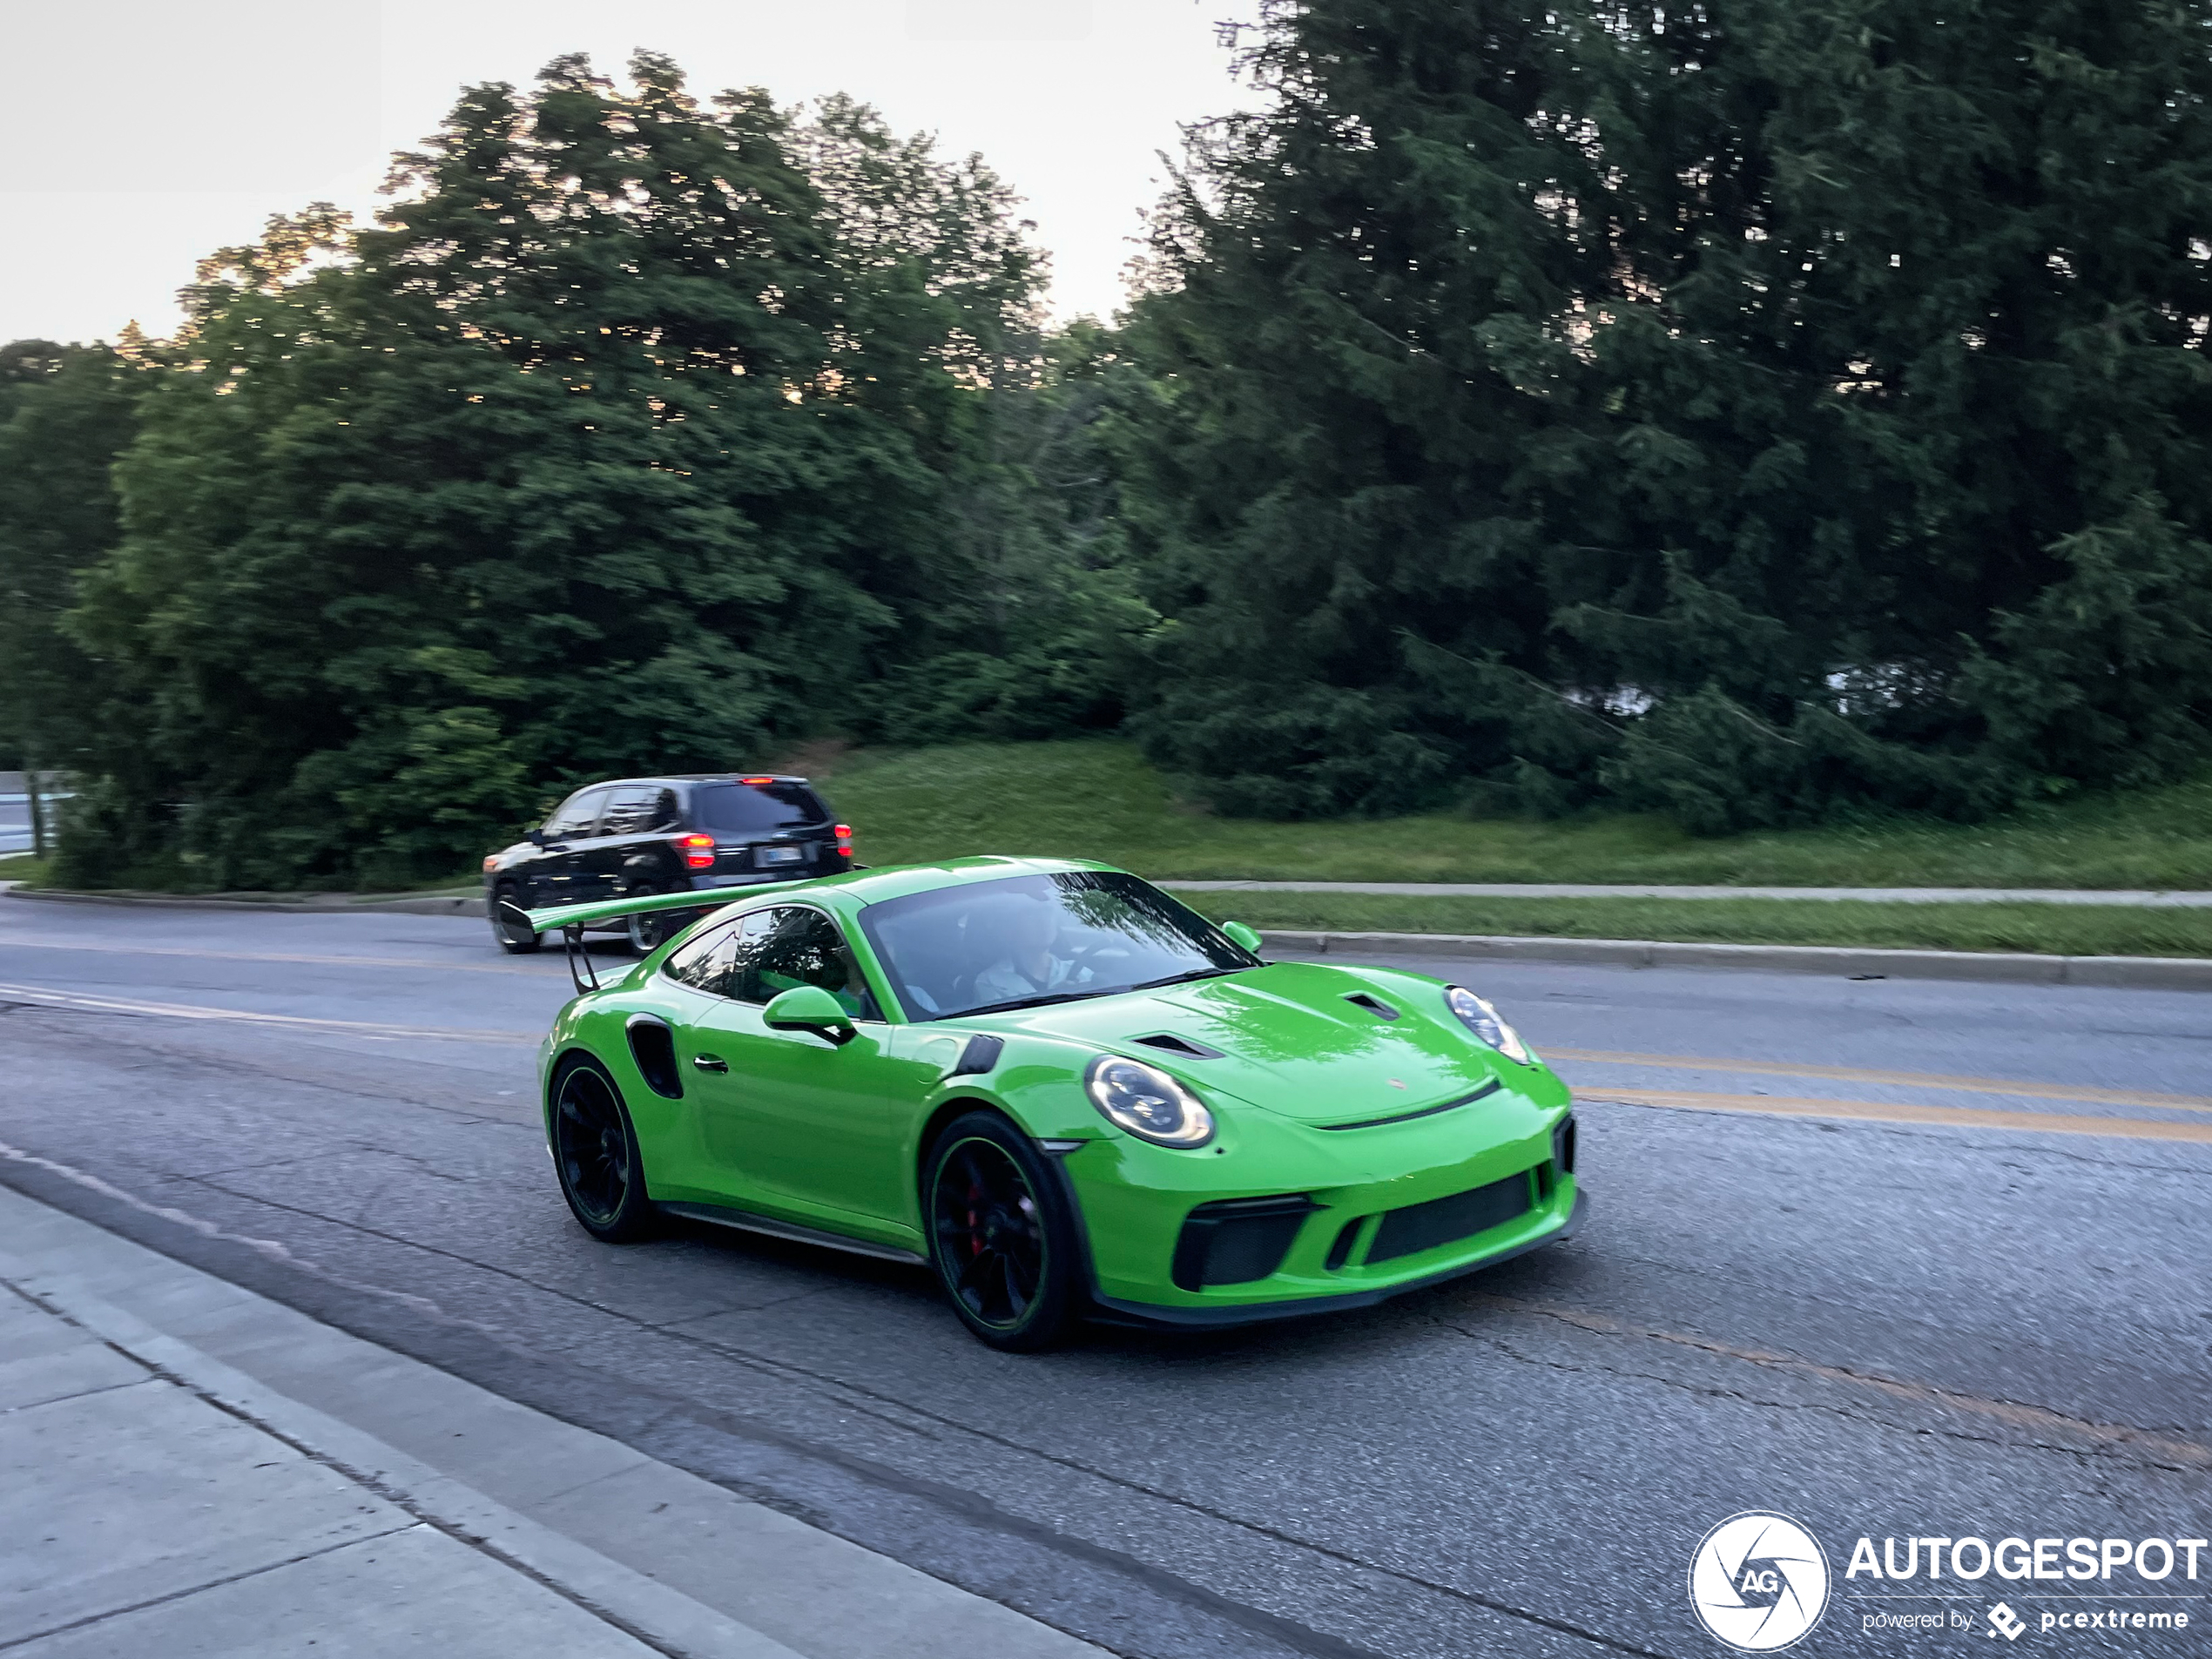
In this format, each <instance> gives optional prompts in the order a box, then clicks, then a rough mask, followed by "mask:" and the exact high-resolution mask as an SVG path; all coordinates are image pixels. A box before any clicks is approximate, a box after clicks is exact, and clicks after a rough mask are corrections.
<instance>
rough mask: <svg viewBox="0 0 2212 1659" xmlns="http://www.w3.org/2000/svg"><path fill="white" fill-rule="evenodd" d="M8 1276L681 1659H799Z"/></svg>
mask: <svg viewBox="0 0 2212 1659" xmlns="http://www.w3.org/2000/svg"><path fill="white" fill-rule="evenodd" d="M0 1277H4V1278H7V1279H8V1280H10V1282H13V1283H17V1284H21V1285H25V1286H26V1287H27V1288H29V1289H30V1291H32V1292H33V1294H35V1295H36V1296H37V1298H38V1299H39V1300H41V1301H43V1302H44V1303H45V1304H46V1305H49V1306H50V1307H52V1308H54V1309H56V1310H57V1311H58V1312H61V1313H62V1314H64V1316H65V1317H67V1318H70V1319H72V1320H74V1321H75V1322H76V1323H77V1324H78V1325H82V1326H84V1328H85V1329H86V1330H88V1331H90V1332H92V1333H93V1334H94V1335H96V1336H98V1337H99V1338H100V1339H102V1340H103V1341H105V1342H107V1343H109V1344H111V1345H113V1346H114V1347H116V1348H118V1349H120V1350H122V1351H123V1352H125V1354H128V1355H130V1356H131V1357H132V1358H133V1359H137V1360H138V1362H139V1363H140V1364H141V1365H144V1366H147V1367H148V1368H150V1369H151V1370H152V1371H154V1372H158V1373H159V1374H161V1375H163V1376H165V1377H169V1378H173V1379H175V1380H176V1381H177V1382H179V1384H181V1385H182V1386H184V1387H185V1388H186V1389H188V1390H189V1391H191V1392H192V1393H195V1394H198V1395H199V1397H200V1398H202V1399H206V1400H207V1401H209V1402H211V1403H212V1404H213V1405H215V1406H219V1408H221V1409H222V1410H225V1411H226V1412H229V1413H233V1415H236V1416H238V1417H240V1418H242V1419H244V1420H246V1422H247V1423H249V1424H252V1425H253V1426H255V1427H257V1428H260V1429H261V1430H263V1431H264V1432H265V1433H269V1434H272V1435H273V1436H274V1437H275V1438H276V1439H278V1440H282V1441H285V1442H287V1444H289V1445H291V1446H293V1447H297V1448H298V1449H299V1450H300V1451H301V1452H303V1453H306V1454H307V1456H309V1457H311V1458H314V1459H315V1460H318V1461H320V1462H322V1463H325V1464H327V1465H328V1466H329V1467H332V1468H334V1469H335V1470H337V1471H338V1473H339V1474H342V1475H344V1476H346V1477H347V1479H349V1480H353V1481H354V1482H355V1483H356V1484H357V1485H359V1486H361V1487H367V1488H368V1490H369V1491H371V1492H374V1493H375V1494H377V1495H378V1496H380V1497H381V1498H384V1499H385V1500H386V1501H388V1502H391V1503H394V1504H395V1505H397V1506H398V1507H400V1508H401V1509H403V1510H405V1511H407V1512H408V1514H412V1515H414V1516H415V1517H416V1518H417V1519H419V1520H421V1521H428V1522H429V1523H430V1524H431V1525H432V1526H434V1527H437V1528H438V1529H440V1530H441V1531H443V1532H446V1533H448V1534H453V1535H455V1536H457V1537H460V1538H462V1539H463V1540H465V1541H469V1542H472V1543H474V1544H475V1546H476V1547H477V1548H480V1549H482V1550H483V1551H484V1552H485V1553H486V1554H489V1555H491V1556H492V1557H493V1558H494V1559H496V1560H498V1561H502V1562H504V1563H505V1564H507V1565H508V1566H509V1567H510V1568H516V1569H519V1570H520V1571H521V1572H522V1573H523V1574H524V1575H526V1576H528V1577H529V1578H532V1579H535V1580H536V1581H538V1582H539V1583H542V1584H544V1585H546V1586H547V1587H549V1588H552V1589H553V1590H555V1592H556V1594H559V1595H563V1596H565V1597H567V1598H568V1599H570V1600H571V1601H573V1602H576V1603H577V1604H578V1605H579V1606H581V1607H583V1608H585V1609H586V1610H587V1611H590V1612H591V1613H593V1614H595V1615H597V1616H598V1617H599V1618H601V1619H603V1620H604V1621H605V1622H607V1623H609V1624H610V1625H612V1626H614V1627H615V1628H616V1629H619V1630H622V1631H624V1632H625V1633H626V1634H628V1635H631V1636H633V1637H637V1638H638V1639H640V1640H641V1641H643V1642H645V1643H646V1644H648V1645H649V1646H651V1648H653V1649H658V1651H659V1652H661V1653H663V1654H666V1655H670V1656H673V1659H800V1656H799V1655H798V1654H796V1653H794V1652H793V1651H792V1649H790V1648H787V1647H786V1646H785V1645H784V1644H783V1643H782V1642H778V1641H776V1640H774V1639H773V1638H772V1637H770V1636H766V1635H762V1634H761V1633H760V1632H759V1631H757V1630H753V1629H749V1628H748V1627H746V1626H745V1625H743V1624H740V1623H738V1622H737V1621H736V1620H734V1619H732V1618H729V1617H728V1616H726V1615H724V1614H721V1613H719V1612H717V1611H716V1610H715V1609H713V1608H709V1607H705V1606H702V1605H701V1604H700V1603H699V1602H695V1601H693V1600H692V1599H691V1597H690V1596H688V1595H685V1594H683V1593H682V1592H681V1591H680V1590H676V1589H672V1588H670V1587H668V1586H667V1585H664V1584H661V1583H658V1582H656V1581H654V1580H652V1579H651V1578H648V1577H646V1576H645V1575H644V1574H642V1573H639V1572H637V1571H636V1570H634V1569H632V1568H628V1567H624V1566H623V1565H622V1564H621V1563H620V1562H618V1561H610V1560H609V1559H608V1558H607V1557H605V1556H604V1555H602V1554H599V1553H598V1552H597V1550H594V1549H591V1548H589V1547H588V1546H585V1545H583V1544H580V1543H578V1542H577V1541H575V1540H573V1539H570V1538H567V1537H564V1536H563V1535H562V1534H559V1533H556V1532H555V1531H553V1530H552V1529H551V1528H550V1527H544V1526H541V1525H540V1524H539V1523H537V1522H536V1521H532V1520H529V1518H528V1517H527V1516H524V1515H521V1514H516V1512H515V1511H514V1510H512V1509H509V1507H507V1506H506V1505H504V1504H502V1503H499V1502H496V1501H494V1500H492V1499H490V1498H487V1497H485V1496H484V1495H483V1494H482V1493H479V1492H476V1491H474V1490H472V1489H471V1488H469V1487H466V1486H464V1485H462V1483H461V1482H459V1481H457V1480H453V1479H452V1478H451V1477H450V1476H448V1475H445V1474H442V1473H440V1472H439V1471H438V1470H435V1469H433V1468H431V1467H428V1465H427V1464H424V1463H421V1462H420V1461H419V1460H416V1459H415V1458H412V1457H410V1456H408V1454H407V1453H403V1452H400V1451H397V1450H395V1449H394V1448H393V1447H389V1446H387V1445H385V1444H384V1443H383V1442H382V1441H381V1440H377V1439H375V1438H374V1436H371V1435H368V1434H366V1433H362V1432H361V1430H359V1429H357V1428H354V1426H352V1425H350V1424H347V1423H341V1422H339V1421H338V1420H336V1419H334V1418H332V1417H329V1416H327V1415H325V1414H324V1413H321V1412H319V1411H317V1410H316V1409H315V1408H314V1407H313V1406H305V1405H302V1404H300V1402H299V1401H297V1400H294V1399H289V1398H287V1396H285V1395H282V1394H280V1393H277V1392H275V1391H274V1390H273V1389H271V1388H268V1387H266V1386H264V1385H262V1384H261V1383H260V1382H258V1381H256V1380H255V1379H253V1378H251V1377H248V1376H246V1375H245V1374H244V1373H243V1372H239V1371H235V1370H233V1368H232V1367H231V1366H226V1365H225V1364H224V1363H223V1362H222V1361H221V1360H219V1359H215V1358H213V1357H212V1355H209V1354H207V1353H206V1352H202V1351H201V1350H200V1349H199V1348H198V1347H195V1346H194V1345H192V1344H191V1343H188V1342H185V1340H183V1339H181V1338H179V1337H175V1336H172V1335H169V1334H168V1333H166V1332H160V1331H156V1330H154V1329H153V1328H152V1326H150V1325H146V1324H145V1322H144V1321H143V1320H141V1319H139V1318H137V1317H136V1316H135V1315H133V1314H131V1313H128V1312H125V1311H124V1310H123V1309H121V1308H118V1307H116V1306H115V1305H112V1304H111V1303H109V1302H107V1301H106V1300H105V1299H104V1298H100V1297H98V1296H97V1295H95V1294H93V1293H92V1291H90V1290H89V1289H88V1288H86V1287H85V1286H84V1285H79V1284H77V1283H75V1282H73V1281H71V1280H70V1279H68V1278H62V1277H60V1276H57V1275H53V1274H42V1273H38V1272H36V1271H31V1270H30V1268H29V1266H28V1264H24V1263H22V1262H20V1261H17V1260H16V1259H15V1258H12V1257H10V1256H9V1255H6V1254H0Z"/></svg>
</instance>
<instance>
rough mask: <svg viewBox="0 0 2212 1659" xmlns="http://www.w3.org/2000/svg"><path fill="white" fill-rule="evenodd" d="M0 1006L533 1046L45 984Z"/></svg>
mask: <svg viewBox="0 0 2212 1659" xmlns="http://www.w3.org/2000/svg"><path fill="white" fill-rule="evenodd" d="M0 1002H28V1003H30V1004H32V1005H33V1006H35V1007H39V1008H66V1009H68V1010H70V1011H71V1012H73V1013H80V1014H128V1015H138V1016H141V1017H152V1018H158V1019H165V1020H222V1021H232V1022H237V1023H239V1024H241V1025H274V1026H292V1027H297V1028H303V1029H307V1030H313V1031H330V1032H336V1033H340V1034H342V1035H347V1036H356V1037H379V1038H382V1039H385V1040H387V1041H393V1040H410V1041H414V1042H530V1043H535V1042H537V1041H538V1036H539V1034H538V1033H536V1032H534V1031H529V1032H525V1031H468V1030H460V1029H456V1028H453V1027H450V1026H420V1025H384V1024H380V1023H378V1022H374V1021H368V1020H319V1019H315V1018H314V1017H312V1016H311V1015H305V1014H258V1013H254V1012H252V1011H250V1010H248V1009H245V1008H200V1007H196V1006H194V1005H193V1004H191V1003H187V1002H148V1001H140V1000H139V999H138V998H136V997H129V996H88V995H83V994H81V993H79V992H76V991H52V990H48V989H47V988H45V987H44V986H43V985H0Z"/></svg>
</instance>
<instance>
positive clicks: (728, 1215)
mask: <svg viewBox="0 0 2212 1659" xmlns="http://www.w3.org/2000/svg"><path fill="white" fill-rule="evenodd" d="M679 905H688V906H689V907H692V908H694V909H696V908H697V907H698V894H656V895H650V896H644V897H637V898H631V899H617V900H607V901H604V902H601V903H596V904H579V905H569V906H565V907H560V908H556V909H550V910H537V911H532V912H530V913H529V925H530V926H531V927H533V928H534V929H535V930H536V931H537V932H539V933H550V932H555V931H559V932H562V933H563V934H566V936H567V937H568V939H569V940H570V947H571V950H570V966H571V969H572V971H574V972H576V973H577V976H578V978H577V983H578V989H579V995H577V997H576V999H575V1000H574V1001H571V1002H570V1003H569V1005H568V1006H567V1007H566V1008H563V1010H562V1011H561V1014H560V1016H559V1018H558V1019H557V1020H556V1022H555V1023H554V1026H553V1029H552V1031H551V1032H550V1035H548V1036H547V1038H546V1041H545V1044H544V1048H543V1055H542V1058H543V1084H544V1103H545V1126H546V1136H547V1142H548V1145H549V1147H550V1150H551V1153H552V1156H553V1162H554V1164H555V1167H556V1169H557V1170H558V1171H559V1174H560V1182H561V1190H562V1191H563V1193H564V1194H565V1195H566V1197H567V1198H568V1202H569V1205H570V1209H571V1210H572V1211H574V1212H575V1215H576V1217H577V1220H578V1221H579V1222H581V1223H582V1224H583V1226H584V1228H585V1229H586V1230H587V1231H590V1233H591V1234H592V1235H593V1236H594V1237H596V1238H602V1239H607V1240H621V1239H628V1238H637V1237H638V1236H640V1235H642V1234H643V1233H644V1232H645V1231H647V1230H648V1229H649V1228H650V1227H651V1224H653V1222H654V1220H655V1219H656V1217H658V1216H660V1215H664V1214H669V1213H673V1214H675V1215H678V1216H685V1217H691V1218H693V1219H696V1220H701V1221H709V1222H719V1223H723V1224H727V1225H730V1226H735V1227H742V1228H749V1229H752V1230H754V1231H760V1232H766V1233H772V1234H776V1235H779V1236H781V1237H784V1238H799V1239H806V1240H809V1241H812V1242H814V1243H818V1244H831V1245H835V1246H838V1247H839V1248H841V1249H845V1250H851V1251H861V1252H863V1253H865V1254H867V1255H873V1256H881V1257H889V1258H895V1259H897V1260H899V1261H903V1262H913V1263H917V1264H921V1263H926V1264H927V1265H928V1266H929V1267H930V1268H931V1269H933V1270H934V1271H935V1273H936V1275H937V1277H938V1278H939V1279H940V1280H941V1282H942V1283H943V1285H944V1287H945V1290H946V1291H947V1292H948V1295H949V1296H950V1298H951V1299H952V1304H953V1306H954V1310H955V1311H956V1312H958V1314H959V1315H960V1317H961V1319H962V1320H963V1321H964V1322H965V1323H966V1324H967V1325H968V1329H969V1330H970V1331H972V1332H974V1334H975V1335H976V1336H978V1337H980V1338H981V1339H982V1340H983V1341H985V1342H987V1343H989V1344H991V1345H994V1346H995V1347H1000V1348H1008V1349H1025V1350H1026V1349H1035V1348H1039V1347H1042V1346H1043V1345H1046V1344H1047V1343H1049V1342H1050V1341H1051V1340H1052V1339H1054V1337H1055V1335H1057V1334H1058V1333H1059V1332H1062V1330H1064V1329H1065V1328H1066V1327H1067V1325H1069V1321H1071V1320H1073V1319H1076V1318H1083V1317H1090V1318H1104V1319H1109V1320H1115V1321H1120V1322H1139V1323H1143V1324H1147V1325H1167V1326H1177V1325H1180V1326H1204V1325H1231V1324H1238V1323H1242V1322H1245V1321H1250V1320H1258V1319H1270V1318H1282V1317H1285V1316H1287V1315H1293V1314H1306V1313H1317V1312H1325V1311H1328V1310H1331V1309H1338V1308H1352V1307H1359V1306H1363V1305H1367V1304H1370V1303H1373V1302H1376V1301H1379V1300H1380V1299H1382V1298H1385V1297H1386V1296H1393V1295H1396V1294H1397V1293H1399V1292H1400V1291H1408V1290H1412V1289H1413V1288H1415V1287H1416V1286H1419V1285H1430V1284H1433V1283H1435V1282H1436V1281H1437V1280H1439V1279H1443V1278H1450V1277H1452V1276H1453V1275H1454V1274H1458V1273H1464V1272H1467V1271H1469V1270H1470V1269H1473V1268H1477V1267H1482V1266H1486V1265H1487V1264H1491V1263H1494V1262H1497V1261H1501V1260H1503V1259H1504V1258H1507V1257H1509V1256H1514V1255H1517V1254H1519V1253H1520V1252H1521V1251H1526V1250H1530V1249H1533V1248H1534V1247H1535V1246H1536V1245H1539V1244H1549V1243H1552V1242H1554V1241H1555V1240H1558V1239H1561V1238H1566V1237H1567V1236H1568V1233H1569V1232H1570V1231H1572V1230H1573V1228H1574V1227H1575V1224H1576V1223H1577V1222H1578V1221H1579V1220H1580V1219H1581V1211H1582V1199H1581V1193H1580V1190H1579V1189H1578V1187H1577V1185H1576V1183H1575V1121H1574V1118H1573V1117H1572V1116H1570V1113H1569V1106H1570V1102H1569V1098H1568V1091H1567V1088H1566V1085H1565V1084H1563V1083H1561V1082H1560V1080H1559V1079H1558V1078H1557V1077H1556V1076H1554V1075H1553V1074H1552V1072H1551V1070H1550V1069H1548V1067H1546V1066H1545V1065H1544V1063H1543V1062H1541V1060H1539V1059H1538V1058H1537V1057H1536V1055H1534V1054H1533V1053H1531V1052H1530V1051H1529V1049H1527V1046H1526V1045H1525V1044H1523V1043H1522V1042H1521V1039H1520V1038H1519V1037H1518V1036H1517V1035H1515V1034H1514V1030H1513V1028H1512V1027H1511V1026H1509V1025H1507V1023H1506V1022H1504V1021H1503V1020H1502V1019H1501V1018H1500V1017H1499V1015H1498V1014H1497V1012H1496V1010H1495V1009H1494V1008H1491V1006H1490V1005H1489V1004H1488V1003H1487V1002H1486V1001H1483V1000H1482V999H1481V998H1480V997H1479V996H1477V995H1474V993H1473V992H1471V991H1469V990H1467V989H1466V988H1462V987H1460V986H1456V985H1447V984H1445V983H1443V982H1442V981H1438V980H1433V979H1429V978H1426V977H1425V976H1423V975H1421V974H1409V973H1400V972H1397V971H1394V970H1392V969H1388V968H1339V967H1336V966H1333V965H1324V964H1319V963H1308V962H1275V963H1270V962H1266V961H1262V960H1261V959H1260V957H1259V955H1258V947H1259V944H1260V940H1259V936H1258V934H1255V933H1253V932H1252V931H1251V929H1250V928H1248V927H1242V926H1240V925H1239V924H1238V923H1235V922H1229V923H1225V924H1223V925H1221V926H1216V925H1215V924H1214V923H1212V922H1210V921H1206V920H1205V919H1204V917H1202V916H1200V915H1198V914H1197V913H1196V912H1195V911H1193V910H1191V909H1190V908H1189V907H1186V906H1184V905H1183V904H1181V903H1178V902H1177V900H1174V899H1172V898H1170V896H1169V895H1168V894H1164V893H1162V892H1161V891H1160V890H1159V889H1158V888H1157V887H1153V886H1151V885H1150V883H1148V882H1145V881H1143V880H1139V879H1138V878H1137V877H1136V876H1133V875H1130V874H1127V873H1123V872H1122V871H1120V870H1115V869H1109V868H1108V867H1105V866H1103V865H1097V864H1086V863H1078V862H1071V861H1068V860H1048V859H1010V858H971V859H959V860H953V861H950V862H948V863H944V864H934V865H912V866H907V867H901V868H897V869H879V870H868V871H860V872H854V873H850V874H844V875H834V876H829V877H825V878H821V879H817V880H806V881H799V882H791V883H785V884H779V885H775V886H763V887H752V888H748V889H745V891H744V892H743V894H742V896H740V897H738V899H737V901H736V902H734V903H732V904H728V905H726V906H725V907H722V908H721V909H718V910H717V911H715V912H714V913H712V914H710V915H708V916H706V917H705V918H703V919H701V920H699V921H696V922H694V923H693V924H692V925H691V926H690V927H687V928H685V931H684V932H683V933H681V934H678V936H677V937H675V938H674V939H671V940H670V941H667V942H666V943H664V944H663V945H661V946H660V947H659V948H657V949H655V950H654V951H653V952H652V953H651V954H650V955H648V956H647V957H645V958H644V960H643V961H639V962H637V963H636V964H635V965H634V966H630V967H628V968H626V969H625V971H624V972H623V973H622V974H621V976H620V977H619V978H617V979H615V980H612V981H610V982H608V983H606V984H604V985H600V984H598V983H597V980H596V978H595V977H592V976H591V970H590V968H589V964H588V962H587V961H584V960H583V958H582V956H581V953H580V948H579V945H580V941H581V937H582V930H583V927H586V926H590V925H597V924H599V923H602V922H604V921H609V920H611V919H614V918H616V917H618V916H622V915H625V914H631V913H633V912H637V911H643V910H651V909H656V908H673V907H678V906H679Z"/></svg>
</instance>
